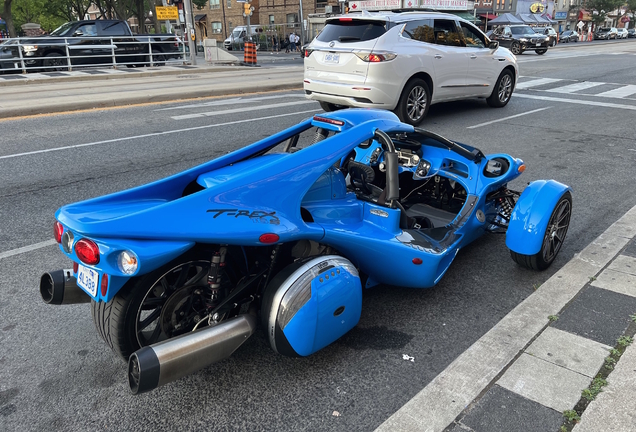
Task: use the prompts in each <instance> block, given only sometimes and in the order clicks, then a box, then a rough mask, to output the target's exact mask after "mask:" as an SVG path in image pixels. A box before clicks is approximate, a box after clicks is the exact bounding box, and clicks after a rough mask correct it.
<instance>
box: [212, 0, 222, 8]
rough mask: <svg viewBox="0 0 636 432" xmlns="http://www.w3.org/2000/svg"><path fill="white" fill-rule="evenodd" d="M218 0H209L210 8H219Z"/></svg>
mask: <svg viewBox="0 0 636 432" xmlns="http://www.w3.org/2000/svg"><path fill="white" fill-rule="evenodd" d="M219 1H220V0H210V9H221V3H219Z"/></svg>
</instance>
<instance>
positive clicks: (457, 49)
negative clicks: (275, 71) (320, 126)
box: [304, 11, 519, 125]
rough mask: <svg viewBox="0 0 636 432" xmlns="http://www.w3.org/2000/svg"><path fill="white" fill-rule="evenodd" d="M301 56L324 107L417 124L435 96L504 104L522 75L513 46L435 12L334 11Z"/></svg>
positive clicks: (309, 92) (307, 80)
mask: <svg viewBox="0 0 636 432" xmlns="http://www.w3.org/2000/svg"><path fill="white" fill-rule="evenodd" d="M304 54H305V77H304V89H305V94H306V97H307V98H309V99H312V100H317V101H320V106H321V107H322V108H323V109H324V110H325V111H333V110H334V109H338V108H341V107H362V108H384V109H389V110H393V111H395V113H396V114H397V115H398V116H399V117H400V119H401V120H402V121H403V122H405V123H410V124H412V125H418V124H419V123H421V122H422V120H423V119H424V117H425V116H426V113H427V112H428V108H429V106H430V105H432V104H434V103H437V102H446V101H451V100H457V99H465V98H473V97H478V98H479V97H481V98H486V100H487V101H488V104H489V105H490V106H494V107H503V106H505V105H506V104H507V103H508V101H509V100H510V97H511V95H512V91H513V89H514V87H515V84H516V80H517V76H518V75H519V73H518V68H517V60H516V57H515V56H514V55H513V54H512V53H511V52H510V51H508V50H507V49H505V48H502V47H499V44H498V43H497V42H491V41H490V39H488V37H486V35H484V34H483V33H482V32H481V31H480V30H479V29H478V28H477V27H475V26H473V25H472V24H470V23H469V22H467V21H465V20H463V19H461V18H459V17H457V16H456V15H450V14H445V13H437V12H434V13H433V12H406V13H392V12H380V13H370V12H366V11H365V12H363V13H361V14H358V13H356V14H348V15H344V16H338V17H333V18H330V19H328V20H327V22H326V25H325V28H324V29H323V31H322V32H321V33H320V34H319V35H318V36H317V37H316V38H315V39H314V40H313V41H312V42H311V44H309V45H308V46H307V47H306V49H305V53H304Z"/></svg>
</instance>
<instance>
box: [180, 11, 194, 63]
mask: <svg viewBox="0 0 636 432" xmlns="http://www.w3.org/2000/svg"><path fill="white" fill-rule="evenodd" d="M183 7H184V9H185V11H184V12H185V19H186V34H185V37H187V38H188V47H190V64H191V65H196V64H197V51H196V47H195V46H194V37H193V36H194V34H195V33H194V25H193V23H192V2H191V1H190V0H184V1H183Z"/></svg>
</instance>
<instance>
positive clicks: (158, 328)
mask: <svg viewBox="0 0 636 432" xmlns="http://www.w3.org/2000/svg"><path fill="white" fill-rule="evenodd" d="M209 267H210V261H209V260H208V261H206V260H200V259H193V258H192V256H191V254H187V256H186V255H184V256H182V257H181V258H178V259H177V260H175V261H173V262H172V263H169V264H166V265H165V266H163V267H160V268H159V269H157V270H155V271H153V272H150V273H148V274H146V275H144V276H141V277H140V278H137V279H131V280H130V282H128V284H126V285H125V286H124V287H123V288H122V289H121V291H119V292H118V293H117V295H115V297H114V298H113V299H112V300H111V301H109V302H108V303H104V302H99V303H97V302H91V312H92V315H93V321H94V322H95V327H97V331H98V332H99V334H100V336H101V337H102V338H103V339H104V340H105V341H106V343H107V344H108V345H109V346H110V347H111V349H112V350H113V351H114V352H115V353H116V354H118V355H119V356H120V357H122V358H123V359H124V360H127V359H128V357H129V356H130V355H131V354H132V353H133V352H135V351H137V350H138V349H139V348H141V347H143V346H147V345H152V344H154V343H157V342H160V341H163V340H166V339H169V338H172V337H175V336H179V335H181V334H184V333H187V332H189V331H191V330H192V329H193V328H194V326H195V325H196V324H197V322H199V321H200V320H201V319H203V318H204V317H205V315H206V298H207V297H206V296H205V293H206V288H207V274H208V269H209Z"/></svg>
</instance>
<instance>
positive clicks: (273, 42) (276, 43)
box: [272, 36, 278, 52]
mask: <svg viewBox="0 0 636 432" xmlns="http://www.w3.org/2000/svg"><path fill="white" fill-rule="evenodd" d="M272 49H273V50H274V51H276V52H278V39H276V36H272Z"/></svg>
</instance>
